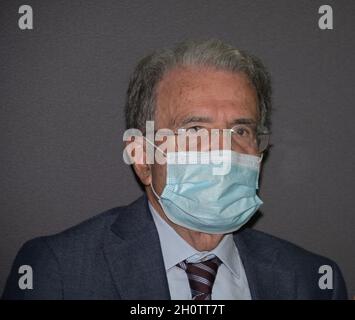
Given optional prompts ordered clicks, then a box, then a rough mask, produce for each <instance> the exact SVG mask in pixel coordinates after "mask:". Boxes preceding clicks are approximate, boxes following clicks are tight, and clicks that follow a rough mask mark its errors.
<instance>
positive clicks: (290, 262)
mask: <svg viewBox="0 0 355 320" xmlns="http://www.w3.org/2000/svg"><path fill="white" fill-rule="evenodd" d="M241 238H242V239H243V242H244V243H246V244H247V250H248V251H249V250H250V251H251V252H254V253H255V255H256V259H257V260H259V261H269V263H271V264H272V265H273V267H274V268H277V269H279V270H283V271H288V272H293V273H294V274H295V275H296V280H297V289H298V294H299V296H301V297H304V298H306V299H310V298H312V297H311V296H308V295H309V294H310V292H312V291H313V292H314V293H316V294H317V296H319V297H326V296H327V293H330V296H329V297H328V296H327V298H329V299H332V298H333V299H347V291H346V285H345V282H344V278H343V276H342V273H341V270H340V268H339V266H338V265H337V263H336V262H334V261H333V260H331V259H329V258H327V257H325V256H322V255H319V254H316V253H313V252H311V251H308V250H306V249H304V248H302V247H300V246H298V245H296V244H293V243H291V242H289V241H287V240H284V239H281V238H278V237H275V236H273V235H270V234H267V233H265V232H262V231H259V230H255V229H245V230H243V231H242V233H241ZM327 272H330V273H331V277H330V278H329V279H330V280H331V282H332V283H331V284H329V283H328V284H327V285H330V287H331V288H332V290H320V285H319V283H320V281H321V280H320V279H321V277H322V275H323V274H325V273H327ZM319 293H321V294H320V295H319ZM323 293H324V294H323Z"/></svg>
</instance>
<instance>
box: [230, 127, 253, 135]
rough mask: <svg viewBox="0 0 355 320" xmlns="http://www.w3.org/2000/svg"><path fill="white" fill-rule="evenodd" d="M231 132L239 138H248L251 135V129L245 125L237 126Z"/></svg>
mask: <svg viewBox="0 0 355 320" xmlns="http://www.w3.org/2000/svg"><path fill="white" fill-rule="evenodd" d="M232 132H233V133H234V134H236V135H237V136H240V137H249V136H250V135H251V134H252V130H251V128H249V127H248V126H245V125H239V126H235V127H233V128H232Z"/></svg>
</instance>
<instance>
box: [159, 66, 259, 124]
mask: <svg viewBox="0 0 355 320" xmlns="http://www.w3.org/2000/svg"><path fill="white" fill-rule="evenodd" d="M156 93H157V96H156V119H155V120H156V122H158V123H159V124H160V126H162V125H165V126H169V125H171V123H172V122H176V121H177V119H179V118H183V117H184V116H185V115H186V116H187V115H197V116H208V117H210V118H213V119H215V121H219V120H221V121H222V120H223V119H226V118H228V117H231V118H232V117H233V118H237V117H248V118H253V119H255V120H257V118H258V108H257V94H256V90H255V88H254V86H253V85H252V84H251V83H250V81H249V80H248V78H247V76H246V75H245V74H243V73H232V72H229V71H224V70H223V71H221V70H215V69H207V68H198V67H184V68H182V67H181V68H177V69H174V70H171V71H170V72H168V73H167V74H166V75H165V76H164V77H163V79H162V80H161V81H160V83H159V84H158V87H157V92H156Z"/></svg>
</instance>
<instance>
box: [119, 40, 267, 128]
mask: <svg viewBox="0 0 355 320" xmlns="http://www.w3.org/2000/svg"><path fill="white" fill-rule="evenodd" d="M180 66H206V67H213V68H215V69H217V70H226V71H231V72H234V73H240V72H242V73H244V74H246V75H247V77H248V78H249V80H250V81H251V83H252V84H253V85H254V87H255V89H256V92H257V95H258V102H259V103H258V107H259V111H260V123H259V128H260V129H261V130H263V131H265V130H266V131H267V130H268V129H269V127H270V111H271V80H270V75H269V73H268V71H267V70H266V68H265V66H264V65H263V63H262V62H261V60H260V59H259V58H257V57H255V56H253V55H251V54H249V53H247V52H245V51H241V50H237V49H235V48H233V47H232V46H230V45H228V44H225V43H224V42H222V41H220V40H207V41H186V42H182V43H180V44H178V45H177V46H175V47H174V48H172V49H162V50H158V51H155V52H153V53H152V54H150V55H148V56H146V57H144V58H143V59H142V60H141V61H140V62H139V63H138V65H137V67H136V68H135V70H134V72H133V74H132V76H131V79H130V82H129V86H128V90H127V97H126V106H125V116H126V126H127V128H137V129H140V130H141V131H143V132H144V131H145V129H144V128H145V124H146V121H148V120H154V115H155V101H156V88H157V85H158V83H159V82H160V81H161V80H162V78H163V76H164V75H165V74H166V73H167V72H168V71H170V70H172V69H175V68H177V67H180Z"/></svg>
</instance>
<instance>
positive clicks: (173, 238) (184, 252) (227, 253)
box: [148, 201, 241, 278]
mask: <svg viewBox="0 0 355 320" xmlns="http://www.w3.org/2000/svg"><path fill="white" fill-rule="evenodd" d="M148 204H149V209H150V212H151V213H152V216H153V220H154V223H155V225H156V227H157V230H158V234H159V239H160V246H161V249H162V254H163V259H164V264H165V270H166V271H168V270H170V269H171V268H173V267H175V266H176V265H177V264H178V263H179V262H181V261H184V260H187V261H188V262H192V263H194V262H199V261H204V260H208V259H210V258H211V257H212V256H216V257H218V258H219V259H220V260H221V261H222V263H223V264H224V265H225V266H226V267H227V268H228V269H229V270H230V271H231V272H232V273H233V274H234V276H236V277H237V278H239V276H240V264H241V261H240V257H239V253H238V249H237V246H236V245H235V243H234V240H233V235H232V234H227V235H225V236H224V237H223V239H222V241H221V242H220V243H219V244H218V246H217V247H216V248H214V249H213V250H211V251H198V250H196V249H195V248H193V247H192V246H191V245H190V244H188V243H187V242H186V241H185V240H184V239H183V238H182V237H181V236H180V235H179V234H178V233H177V232H176V231H175V230H174V229H173V228H172V227H171V226H170V225H169V224H168V223H167V222H166V221H165V220H164V219H163V218H162V217H161V216H160V215H159V213H158V212H157V211H156V210H155V209H154V207H153V206H152V204H151V203H150V202H149V201H148Z"/></svg>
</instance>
